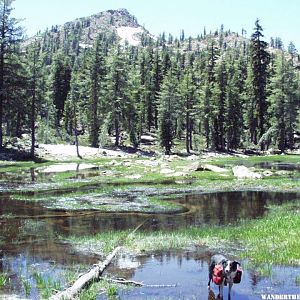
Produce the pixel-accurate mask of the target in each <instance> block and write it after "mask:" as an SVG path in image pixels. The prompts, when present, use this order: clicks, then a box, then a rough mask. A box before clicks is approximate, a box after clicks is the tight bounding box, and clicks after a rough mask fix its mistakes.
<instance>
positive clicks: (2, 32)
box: [0, 0, 22, 149]
mask: <svg viewBox="0 0 300 300" xmlns="http://www.w3.org/2000/svg"><path fill="white" fill-rule="evenodd" d="M13 1H14V0H0V149H1V148H2V147H3V114H4V110H3V108H4V101H5V97H6V91H7V87H6V83H5V81H6V77H7V76H8V73H9V69H10V64H9V60H8V59H9V55H10V54H11V53H12V52H14V51H15V47H14V46H15V44H16V43H17V42H19V41H20V40H21V36H22V30H21V28H20V27H19V26H18V20H16V19H15V18H12V17H11V11H12V6H11V5H12V3H13ZM7 100H8V99H7ZM8 101H9V100H8ZM9 105H10V103H9V102H8V103H7V104H6V107H8V106H9Z"/></svg>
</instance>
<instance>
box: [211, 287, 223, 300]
mask: <svg viewBox="0 0 300 300" xmlns="http://www.w3.org/2000/svg"><path fill="white" fill-rule="evenodd" d="M220 299H223V297H222V298H221V296H220V294H218V295H217V296H216V295H215V293H214V291H213V290H211V289H209V290H208V300H220Z"/></svg>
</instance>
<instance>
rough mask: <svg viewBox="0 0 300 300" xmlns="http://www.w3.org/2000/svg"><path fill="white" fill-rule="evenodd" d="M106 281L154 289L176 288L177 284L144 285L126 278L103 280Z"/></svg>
mask: <svg viewBox="0 0 300 300" xmlns="http://www.w3.org/2000/svg"><path fill="white" fill-rule="evenodd" d="M103 279H104V280H107V281H110V282H114V283H119V284H128V285H134V286H144V287H153V288H166V287H176V286H177V285H176V284H144V283H143V282H139V281H134V280H126V279H125V278H116V279H114V278H103Z"/></svg>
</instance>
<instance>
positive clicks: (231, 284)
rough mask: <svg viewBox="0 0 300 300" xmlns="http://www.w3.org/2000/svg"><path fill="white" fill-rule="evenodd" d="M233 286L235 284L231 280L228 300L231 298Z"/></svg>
mask: <svg viewBox="0 0 300 300" xmlns="http://www.w3.org/2000/svg"><path fill="white" fill-rule="evenodd" d="M232 286H233V283H232V282H230V283H229V287H228V300H231V288H232Z"/></svg>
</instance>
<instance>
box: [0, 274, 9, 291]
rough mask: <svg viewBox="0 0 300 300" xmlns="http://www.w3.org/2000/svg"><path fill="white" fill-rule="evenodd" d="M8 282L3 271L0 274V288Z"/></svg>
mask: <svg viewBox="0 0 300 300" xmlns="http://www.w3.org/2000/svg"><path fill="white" fill-rule="evenodd" d="M7 282H8V275H7V274H5V273H1V274H0V289H1V288H3V287H4V286H5V285H6V283H7Z"/></svg>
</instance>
